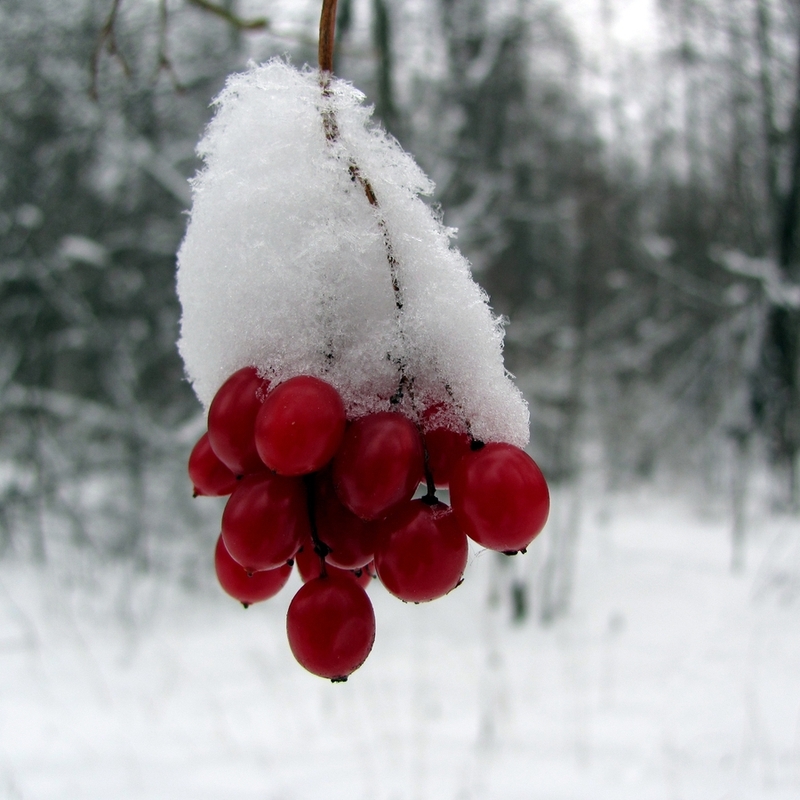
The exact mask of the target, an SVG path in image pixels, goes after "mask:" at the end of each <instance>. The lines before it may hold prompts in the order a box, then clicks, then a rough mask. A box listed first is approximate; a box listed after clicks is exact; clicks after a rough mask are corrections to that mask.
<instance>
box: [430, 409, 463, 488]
mask: <svg viewBox="0 0 800 800" xmlns="http://www.w3.org/2000/svg"><path fill="white" fill-rule="evenodd" d="M445 411H446V407H445V406H444V404H443V403H434V405H432V406H429V407H428V408H426V409H425V411H423V412H422V426H423V429H424V431H425V433H424V435H423V439H424V440H425V450H426V452H427V454H428V469H429V470H430V473H431V475H432V476H433V482H434V484H435V485H436V486H438V487H440V488H445V487H446V486H447V485H448V484H449V483H450V475H451V473H452V471H453V467H455V465H456V464H457V463H458V462H459V461H460V460H461V458H462V457H463V456H465V455H466V454H467V453H469V451H470V450H469V445H470V440H469V436H468V435H467V433H466V431H464V430H455V429H453V428H451V427H449V426H448V425H446V424H445V423H444V421H443V420H442V417H443V415H444V413H445Z"/></svg>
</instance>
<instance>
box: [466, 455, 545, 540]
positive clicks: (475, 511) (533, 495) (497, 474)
mask: <svg viewBox="0 0 800 800" xmlns="http://www.w3.org/2000/svg"><path fill="white" fill-rule="evenodd" d="M450 501H451V502H452V504H453V511H454V512H455V515H456V519H458V522H459V524H460V525H461V527H462V528H463V529H464V531H465V532H466V534H467V536H469V537H470V539H472V540H473V541H475V542H477V543H478V544H479V545H482V546H483V547H488V548H489V549H490V550H500V551H501V552H506V553H515V552H517V551H519V550H524V549H525V548H526V547H527V546H528V545H529V544H530V543H531V542H532V541H533V539H534V537H535V536H536V535H537V534H538V533H539V532H540V531H541V530H542V528H543V527H544V524H545V522H546V521H547V515H548V513H549V510H550V494H549V492H548V489H547V483H546V481H545V479H544V476H543V475H542V472H541V470H540V469H539V467H538V466H537V465H536V462H535V461H534V460H533V459H532V458H531V457H530V456H529V455H528V454H527V453H526V452H525V451H524V450H520V449H519V448H518V447H514V446H513V445H510V444H505V443H501V442H496V443H493V444H487V445H485V446H484V447H482V448H481V449H480V450H476V451H474V452H471V453H470V454H469V455H467V456H465V457H464V458H463V459H462V460H461V461H460V462H459V463H458V464H457V466H456V468H455V470H454V471H453V475H452V476H451V479H450Z"/></svg>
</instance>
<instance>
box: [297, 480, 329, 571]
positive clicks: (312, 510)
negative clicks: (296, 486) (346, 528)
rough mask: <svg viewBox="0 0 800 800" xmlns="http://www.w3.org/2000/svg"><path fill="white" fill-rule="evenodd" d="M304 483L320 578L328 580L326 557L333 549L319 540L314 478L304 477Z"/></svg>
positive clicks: (309, 523) (309, 524)
mask: <svg viewBox="0 0 800 800" xmlns="http://www.w3.org/2000/svg"><path fill="white" fill-rule="evenodd" d="M303 483H304V484H305V487H306V508H307V509H308V526H309V529H310V530H311V541H312V542H313V543H314V552H315V553H316V554H317V555H318V556H319V563H320V577H321V578H327V577H328V567H327V563H326V561H325V556H327V555H328V553H330V552H331V549H330V547H328V545H327V544H325V542H323V541H322V539H320V538H319V532H318V530H317V504H316V502H315V500H316V497H315V495H314V476H313V475H305V476H304V477H303Z"/></svg>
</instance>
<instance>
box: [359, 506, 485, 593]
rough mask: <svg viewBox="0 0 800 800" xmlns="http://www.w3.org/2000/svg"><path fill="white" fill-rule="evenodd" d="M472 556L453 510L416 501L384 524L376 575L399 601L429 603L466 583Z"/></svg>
mask: <svg viewBox="0 0 800 800" xmlns="http://www.w3.org/2000/svg"><path fill="white" fill-rule="evenodd" d="M468 552H469V546H468V543H467V537H466V535H465V534H464V532H463V531H462V530H461V527H460V526H459V525H458V523H457V522H456V519H455V516H454V515H453V511H452V509H451V508H450V507H449V506H446V505H444V504H443V503H438V502H437V503H433V504H428V503H427V502H426V501H423V500H412V501H410V502H408V503H405V504H404V505H403V506H402V507H401V508H400V509H399V510H397V511H395V512H394V513H393V514H392V515H391V516H390V517H389V518H388V519H386V520H384V521H383V522H382V523H381V524H380V533H379V537H378V546H377V547H376V549H375V570H376V572H377V573H378V577H379V578H380V580H381V583H382V584H383V585H384V586H385V587H386V588H387V589H388V590H389V591H390V592H391V593H392V594H393V595H395V597H399V598H400V599H401V600H406V601H408V602H413V603H426V602H428V601H429V600H434V599H436V598H437V597H442V596H443V595H446V594H447V593H448V592H449V591H451V590H452V589H454V588H455V587H456V586H457V585H458V584H459V583H460V581H461V578H462V576H463V574H464V569H465V568H466V566H467V555H468Z"/></svg>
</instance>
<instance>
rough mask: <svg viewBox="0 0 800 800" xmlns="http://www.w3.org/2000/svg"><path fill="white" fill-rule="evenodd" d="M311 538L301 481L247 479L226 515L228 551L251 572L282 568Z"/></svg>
mask: <svg viewBox="0 0 800 800" xmlns="http://www.w3.org/2000/svg"><path fill="white" fill-rule="evenodd" d="M308 536H310V529H309V525H308V510H307V507H306V492H305V487H304V486H303V484H302V482H301V481H300V480H298V479H297V478H285V477H283V476H282V475H274V474H273V473H271V472H265V473H263V474H261V475H250V476H248V477H246V478H243V479H242V480H241V481H239V485H238V486H237V487H236V489H235V490H234V492H233V494H232V495H231V496H230V499H229V500H228V502H227V504H226V505H225V510H224V511H223V512H222V537H223V539H224V540H225V547H226V548H227V550H228V552H229V553H230V554H231V556H232V557H233V559H234V560H235V561H236V562H238V563H239V564H241V565H242V566H243V567H244V568H245V569H246V570H247V571H248V572H258V571H260V570H264V569H276V568H277V567H280V566H281V565H282V564H284V563H285V562H287V561H288V560H289V559H290V558H292V557H293V556H294V554H295V553H296V552H297V551H298V549H299V548H300V545H301V544H302V543H303V541H304V540H305V539H306V538H307V537H308Z"/></svg>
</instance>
